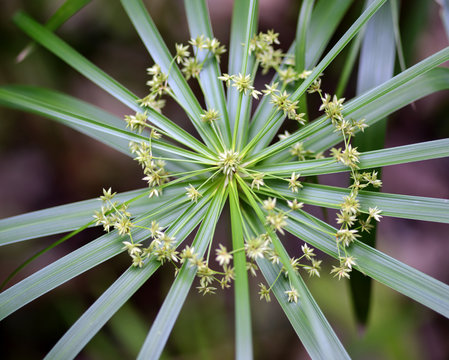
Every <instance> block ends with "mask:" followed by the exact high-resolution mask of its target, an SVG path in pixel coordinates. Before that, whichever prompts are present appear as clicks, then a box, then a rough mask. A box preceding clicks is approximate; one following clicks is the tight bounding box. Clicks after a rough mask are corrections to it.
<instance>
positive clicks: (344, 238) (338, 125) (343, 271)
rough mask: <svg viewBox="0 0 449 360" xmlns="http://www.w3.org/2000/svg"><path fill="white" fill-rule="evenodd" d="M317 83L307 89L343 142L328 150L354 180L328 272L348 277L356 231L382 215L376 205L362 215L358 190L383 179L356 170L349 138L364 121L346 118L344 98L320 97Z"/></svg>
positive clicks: (339, 216)
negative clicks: (335, 262) (316, 97)
mask: <svg viewBox="0 0 449 360" xmlns="http://www.w3.org/2000/svg"><path fill="white" fill-rule="evenodd" d="M320 86H321V80H319V83H317V84H316V85H315V87H314V88H313V89H310V91H311V92H316V93H318V94H319V96H320V98H321V102H322V104H321V106H320V110H322V111H324V113H325V114H326V117H327V118H329V119H330V120H331V122H332V125H333V126H334V128H335V131H336V132H339V133H341V135H342V137H343V143H344V149H343V150H342V149H341V148H338V149H336V148H332V149H331V150H330V152H331V154H332V156H333V158H334V159H335V160H336V161H338V162H340V163H342V164H344V165H345V166H347V167H349V168H350V170H351V178H352V180H353V183H352V185H351V186H350V193H349V195H347V196H345V197H344V198H343V202H342V203H341V204H340V211H339V212H338V213H337V218H336V221H337V224H338V225H340V229H339V230H337V233H336V242H337V249H338V253H339V260H340V264H339V266H333V269H332V270H331V273H333V274H335V276H338V278H339V279H341V278H349V277H350V272H351V271H352V266H353V265H356V259H355V258H354V257H352V256H349V255H348V253H347V250H346V248H347V247H348V246H350V245H351V243H352V242H354V241H355V240H356V239H357V238H359V237H360V235H359V231H366V232H369V231H370V230H371V229H372V227H373V225H372V222H371V221H372V219H374V220H375V221H380V219H381V218H382V216H381V215H380V213H381V210H379V209H377V207H376V208H369V209H368V215H367V216H363V214H362V210H361V208H360V203H359V200H358V198H357V197H358V194H359V190H360V189H364V188H366V187H367V186H370V185H371V186H373V187H376V188H378V187H380V186H382V181H381V180H380V179H378V178H377V172H376V171H372V172H362V173H360V172H358V170H357V169H358V163H359V161H360V160H359V155H360V153H359V152H358V151H357V148H355V147H353V146H352V144H351V139H352V138H353V137H354V136H355V133H356V131H359V130H360V131H364V129H365V128H366V127H367V125H366V124H365V122H364V120H363V119H362V120H357V121H355V120H352V119H350V120H347V119H346V118H345V117H344V115H343V110H344V105H343V103H344V100H345V99H344V98H340V99H339V98H337V96H335V95H334V96H331V95H329V94H325V95H324V96H323V94H322V92H321V88H320ZM303 153H304V150H303ZM341 253H343V255H341Z"/></svg>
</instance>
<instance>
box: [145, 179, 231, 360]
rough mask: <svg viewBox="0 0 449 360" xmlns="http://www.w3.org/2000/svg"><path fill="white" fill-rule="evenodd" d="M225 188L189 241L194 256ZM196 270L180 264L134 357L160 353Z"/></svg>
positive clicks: (210, 231)
mask: <svg viewBox="0 0 449 360" xmlns="http://www.w3.org/2000/svg"><path fill="white" fill-rule="evenodd" d="M226 195H227V189H226V188H224V187H222V189H221V191H220V193H217V194H216V195H215V196H214V197H213V199H212V200H211V203H210V206H209V208H208V210H207V212H206V215H205V216H204V220H203V221H202V223H201V226H200V228H199V229H198V232H197V234H196V236H195V239H194V241H193V243H192V246H193V248H194V249H195V254H197V255H198V258H202V257H204V253H205V252H206V249H207V246H208V245H209V243H210V242H211V241H212V239H213V236H214V232H215V228H216V225H217V221H218V218H219V216H220V214H221V211H222V209H223V206H224V202H225V200H226ZM196 272H197V268H196V266H192V264H190V263H189V261H187V262H186V263H184V264H183V265H182V267H181V269H180V271H179V274H178V275H177V276H176V279H175V281H174V282H173V285H172V286H171V288H170V291H169V292H168V294H167V295H166V296H165V300H164V303H163V304H162V307H161V308H160V310H159V312H158V314H157V316H156V319H155V320H154V322H153V325H152V326H151V329H150V332H149V333H148V335H147V337H146V339H145V342H144V344H143V346H142V348H141V350H140V352H139V356H138V359H150V358H153V359H156V358H159V357H160V356H161V353H162V351H163V349H164V347H165V344H166V342H167V339H168V337H169V336H170V333H171V331H172V329H173V326H174V325H175V322H176V319H177V318H178V315H179V313H180V312H181V308H182V306H183V304H184V301H185V299H186V297H187V294H188V292H189V290H190V288H191V286H192V283H193V280H194V278H195V275H196Z"/></svg>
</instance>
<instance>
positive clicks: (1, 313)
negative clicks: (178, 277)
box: [0, 201, 186, 319]
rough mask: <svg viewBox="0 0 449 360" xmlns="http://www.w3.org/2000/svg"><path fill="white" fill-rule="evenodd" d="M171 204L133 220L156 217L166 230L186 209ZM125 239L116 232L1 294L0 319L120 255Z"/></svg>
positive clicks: (138, 235)
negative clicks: (165, 209) (166, 208)
mask: <svg viewBox="0 0 449 360" xmlns="http://www.w3.org/2000/svg"><path fill="white" fill-rule="evenodd" d="M170 204H171V207H168V206H167V207H168V210H167V211H160V209H158V210H156V211H150V212H149V213H147V214H144V215H142V216H141V217H138V218H137V219H136V220H139V218H142V217H145V216H148V215H151V214H152V213H154V214H157V216H158V217H157V219H161V221H160V223H161V225H165V226H167V225H169V224H170V223H171V222H173V221H175V220H176V219H178V218H179V216H180V215H181V214H182V213H183V211H184V210H185V208H186V206H185V205H184V206H182V205H181V204H179V203H178V202H177V201H175V202H173V201H170ZM150 223H151V221H150V220H148V219H147V220H146V221H143V222H142V223H141V225H143V226H145V225H150ZM132 234H133V239H134V241H135V242H140V241H143V240H145V239H147V238H148V231H146V230H144V229H135V230H134V231H133V233H132ZM125 239H126V238H125V237H122V236H119V235H118V234H117V232H116V231H113V232H110V233H108V234H106V235H103V236H101V237H99V238H98V239H96V240H93V241H91V242H90V243H88V244H86V245H84V246H82V247H80V248H79V249H77V250H75V251H73V252H71V253H70V254H68V255H66V256H64V257H62V258H60V259H59V260H57V261H55V262H53V263H52V264H50V265H48V266H46V267H44V268H43V269H41V270H39V271H37V272H35V273H34V274H32V275H30V276H29V277H27V278H26V279H24V280H22V281H21V282H19V283H17V284H16V285H14V286H12V287H10V288H9V289H7V290H5V291H3V292H2V293H1V294H0V319H3V318H5V317H6V316H8V315H9V314H11V313H13V312H14V311H16V310H17V309H20V308H21V307H22V306H24V305H26V304H28V303H29V302H31V301H33V300H34V299H36V298H38V297H39V296H41V295H43V294H45V293H47V292H48V291H50V290H52V289H54V288H55V287H57V286H59V285H61V284H63V283H65V282H66V281H68V280H70V279H72V278H74V277H76V276H78V275H80V274H82V273H83V272H85V271H87V270H89V269H91V268H93V267H95V266H97V265H98V264H101V263H103V262H104V261H106V260H108V259H110V258H111V257H113V256H115V255H118V254H120V253H121V252H123V244H122V241H123V240H125Z"/></svg>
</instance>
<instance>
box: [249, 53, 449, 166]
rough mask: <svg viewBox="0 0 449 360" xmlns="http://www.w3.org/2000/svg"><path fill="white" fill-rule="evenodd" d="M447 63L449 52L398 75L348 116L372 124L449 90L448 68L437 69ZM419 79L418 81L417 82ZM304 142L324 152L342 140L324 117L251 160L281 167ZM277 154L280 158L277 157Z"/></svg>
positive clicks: (352, 105)
mask: <svg viewBox="0 0 449 360" xmlns="http://www.w3.org/2000/svg"><path fill="white" fill-rule="evenodd" d="M446 60H449V48H447V49H445V50H442V51H441V52H439V53H437V54H434V55H432V56H430V57H429V58H427V59H425V60H423V61H422V62H420V63H418V64H416V65H415V66H413V67H412V68H409V69H408V70H406V71H405V72H403V73H401V74H399V75H396V76H395V77H394V78H392V79H391V80H389V81H387V82H386V84H387V85H385V84H383V85H380V86H378V87H377V88H375V89H373V90H371V91H368V92H367V93H365V94H363V95H362V96H360V97H357V98H356V99H354V100H351V101H349V102H348V104H347V105H346V106H345V109H344V110H343V113H344V116H346V117H351V118H354V119H365V120H366V122H367V123H368V124H372V123H375V121H377V120H379V119H382V118H384V117H386V116H388V115H389V114H391V113H392V112H394V111H396V110H398V109H400V108H402V107H404V106H405V105H408V104H410V103H411V102H413V101H415V100H417V99H421V98H423V97H424V96H427V95H429V94H432V93H434V92H436V91H440V90H443V89H447V88H449V70H448V69H444V68H436V69H434V67H435V66H438V65H439V64H440V63H441V62H444V61H446ZM415 76H417V77H416V78H415ZM394 84H396V86H395V85H394ZM300 141H303V142H304V146H305V147H306V148H307V149H311V150H314V151H323V150H326V149H328V148H330V147H332V146H334V145H336V144H338V143H339V142H340V141H341V137H339V136H338V135H336V133H335V132H334V128H333V126H332V125H331V124H330V121H328V120H326V119H325V118H324V117H321V118H319V119H317V120H315V121H314V122H313V123H310V124H309V125H307V126H305V127H304V128H302V129H300V130H299V131H297V132H296V133H294V134H292V135H291V136H289V137H288V138H287V139H285V140H281V141H279V142H277V143H275V144H273V145H271V146H270V147H268V148H267V149H265V150H262V151H261V152H260V153H259V154H258V155H257V156H254V157H253V158H252V159H249V160H251V161H256V160H257V159H261V158H264V157H266V156H270V159H269V160H268V161H267V162H266V163H267V164H268V163H278V162H280V161H282V160H285V159H287V158H289V157H290V155H289V153H288V148H289V147H290V146H292V145H293V144H294V143H296V142H300ZM277 153H279V154H278V155H275V154H277ZM273 155H275V156H273Z"/></svg>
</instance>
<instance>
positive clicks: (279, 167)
mask: <svg viewBox="0 0 449 360" xmlns="http://www.w3.org/2000/svg"><path fill="white" fill-rule="evenodd" d="M447 156H449V139H441V140H434V141H426V142H422V143H415V144H411V145H404V146H397V147H393V148H388V149H381V150H374V151H367V152H364V153H361V154H360V163H358V168H359V169H361V170H362V169H371V168H375V167H381V166H390V165H397V164H404V163H407V162H414V161H422V160H430V159H438V158H443V157H447ZM255 169H257V171H260V172H263V173H266V174H275V175H282V174H285V175H287V174H291V173H293V172H295V173H297V174H298V173H300V174H301V175H302V176H307V175H321V174H332V173H337V172H343V171H350V169H349V168H348V167H347V166H345V165H344V164H342V163H340V162H337V161H336V160H334V159H333V158H323V159H317V160H305V161H291V162H285V163H277V164H270V165H269V164H264V165H260V166H256V167H255Z"/></svg>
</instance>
